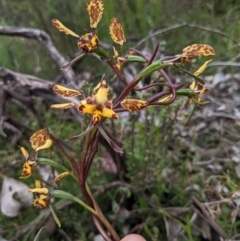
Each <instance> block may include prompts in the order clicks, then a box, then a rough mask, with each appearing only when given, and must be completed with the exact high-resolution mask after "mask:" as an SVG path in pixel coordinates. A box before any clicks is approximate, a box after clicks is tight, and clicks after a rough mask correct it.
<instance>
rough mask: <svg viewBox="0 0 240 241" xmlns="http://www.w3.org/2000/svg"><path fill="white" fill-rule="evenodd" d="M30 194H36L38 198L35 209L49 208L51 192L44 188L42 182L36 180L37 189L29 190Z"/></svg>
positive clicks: (35, 201)
mask: <svg viewBox="0 0 240 241" xmlns="http://www.w3.org/2000/svg"><path fill="white" fill-rule="evenodd" d="M28 192H31V193H34V194H35V196H36V199H35V200H34V203H33V205H34V206H35V207H37V208H40V209H44V208H46V207H47V204H48V201H49V199H50V196H49V190H48V189H47V188H46V187H43V184H42V182H41V181H40V180H35V188H33V189H29V190H28Z"/></svg>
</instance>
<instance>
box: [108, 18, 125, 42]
mask: <svg viewBox="0 0 240 241" xmlns="http://www.w3.org/2000/svg"><path fill="white" fill-rule="evenodd" d="M109 32H110V35H111V38H112V40H113V41H114V42H115V43H117V44H120V45H123V44H124V43H125V42H126V38H125V34H124V31H123V28H122V25H121V23H120V21H119V20H118V19H117V18H112V20H111V22H110V26H109Z"/></svg>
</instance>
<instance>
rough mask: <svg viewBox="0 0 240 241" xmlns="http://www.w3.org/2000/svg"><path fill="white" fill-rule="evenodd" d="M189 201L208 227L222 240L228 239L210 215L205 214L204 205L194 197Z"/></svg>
mask: <svg viewBox="0 0 240 241" xmlns="http://www.w3.org/2000/svg"><path fill="white" fill-rule="evenodd" d="M191 200H192V202H193V204H194V206H195V208H196V209H197V213H198V214H199V215H200V216H201V217H202V218H203V219H204V220H205V221H206V222H207V223H208V224H209V226H210V227H211V228H212V229H213V230H214V231H215V232H216V233H218V234H219V235H220V236H221V237H223V238H224V239H228V236H227V235H226V234H225V233H224V232H223V231H222V229H221V228H220V227H219V225H218V224H217V223H216V222H215V221H214V220H213V218H212V217H211V215H210V214H209V213H208V212H207V210H206V208H205V207H204V205H203V204H202V203H201V202H200V201H199V200H198V199H197V198H196V197H194V196H192V197H191Z"/></svg>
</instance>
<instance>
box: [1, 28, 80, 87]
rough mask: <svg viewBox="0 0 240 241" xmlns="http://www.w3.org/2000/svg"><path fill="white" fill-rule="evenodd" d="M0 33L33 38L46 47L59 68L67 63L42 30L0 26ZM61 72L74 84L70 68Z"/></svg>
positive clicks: (71, 84) (73, 75) (72, 72)
mask: <svg viewBox="0 0 240 241" xmlns="http://www.w3.org/2000/svg"><path fill="white" fill-rule="evenodd" d="M0 35H6V36H16V37H23V38H29V39H34V40H36V41H38V42H39V43H40V44H41V45H42V46H43V47H44V48H45V49H46V51H47V52H48V54H49V55H50V57H51V58H52V59H53V61H54V62H55V63H56V64H57V65H58V67H59V68H61V67H62V66H64V65H66V64H67V63H68V61H67V60H66V59H65V58H64V57H63V56H62V55H61V54H60V53H59V51H58V50H57V49H56V47H55V46H54V44H53V42H52V40H51V38H50V36H49V35H48V34H47V33H46V32H45V31H43V30H40V29H34V28H18V27H8V26H0ZM62 73H63V76H64V78H66V80H67V82H68V83H69V85H70V86H74V81H75V80H76V76H75V73H74V71H73V70H72V68H69V69H68V71H63V72H62Z"/></svg>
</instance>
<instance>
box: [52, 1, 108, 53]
mask: <svg viewBox="0 0 240 241" xmlns="http://www.w3.org/2000/svg"><path fill="white" fill-rule="evenodd" d="M86 8H87V12H88V15H89V17H90V27H91V28H92V29H93V30H94V31H93V32H90V33H86V34H84V35H82V36H79V35H78V34H76V33H74V32H73V31H72V30H70V29H68V28H67V27H65V26H64V25H63V24H62V23H61V22H60V21H59V20H58V19H53V20H52V23H53V26H54V27H55V28H56V29H57V30H58V31H59V32H62V33H65V34H67V35H71V36H73V37H76V38H78V41H77V45H78V48H79V49H81V50H83V51H84V52H91V51H93V49H94V48H95V47H98V46H99V39H98V36H97V35H96V33H95V29H96V28H97V25H98V23H99V21H100V20H101V18H102V14H103V10H104V5H103V2H102V1H101V0H89V1H88V3H87V6H86Z"/></svg>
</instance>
